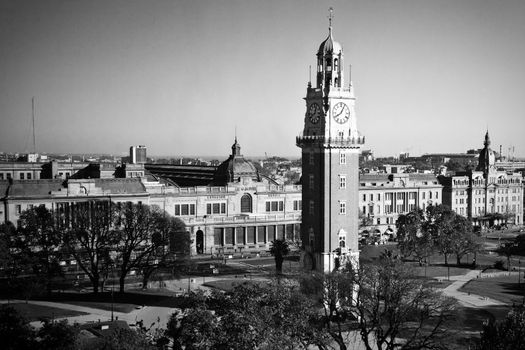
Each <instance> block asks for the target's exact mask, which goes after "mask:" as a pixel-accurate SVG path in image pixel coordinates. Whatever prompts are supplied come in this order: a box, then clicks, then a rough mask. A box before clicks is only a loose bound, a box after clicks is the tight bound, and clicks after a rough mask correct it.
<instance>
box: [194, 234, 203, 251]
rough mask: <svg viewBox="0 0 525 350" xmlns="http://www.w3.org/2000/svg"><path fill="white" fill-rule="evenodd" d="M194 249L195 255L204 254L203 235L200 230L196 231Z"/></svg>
mask: <svg viewBox="0 0 525 350" xmlns="http://www.w3.org/2000/svg"><path fill="white" fill-rule="evenodd" d="M195 243H196V245H195V247H196V249H197V254H203V253H204V233H203V232H202V230H198V231H197V234H196V242H195Z"/></svg>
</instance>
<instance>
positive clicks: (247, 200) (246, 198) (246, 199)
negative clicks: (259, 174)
mask: <svg viewBox="0 0 525 350" xmlns="http://www.w3.org/2000/svg"><path fill="white" fill-rule="evenodd" d="M251 212H252V196H250V195H249V194H248V193H245V194H244V195H243V196H242V197H241V213H251Z"/></svg>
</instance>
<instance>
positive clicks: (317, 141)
mask: <svg viewBox="0 0 525 350" xmlns="http://www.w3.org/2000/svg"><path fill="white" fill-rule="evenodd" d="M295 143H296V145H297V146H298V147H304V146H310V145H322V146H323V147H326V148H360V147H361V145H363V144H364V143H365V137H364V136H358V137H340V136H337V137H328V136H324V135H304V134H301V135H299V136H297V137H296V138H295Z"/></svg>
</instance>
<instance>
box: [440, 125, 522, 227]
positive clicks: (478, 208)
mask: <svg viewBox="0 0 525 350" xmlns="http://www.w3.org/2000/svg"><path fill="white" fill-rule="evenodd" d="M484 146H485V147H484V148H483V149H482V150H481V152H480V153H479V157H478V165H477V167H476V170H475V171H466V172H456V173H455V174H454V175H452V176H440V177H439V179H440V182H441V184H442V185H443V204H446V205H448V206H450V207H451V208H452V209H453V210H454V211H455V212H457V213H458V214H461V215H464V216H466V217H469V218H472V220H473V222H474V224H475V225H483V226H492V225H496V224H506V223H509V224H516V225H522V224H523V175H522V174H520V173H517V172H513V171H501V170H498V169H497V167H496V166H497V163H496V155H495V152H493V151H492V149H491V148H490V138H489V133H488V132H487V133H486V135H485V141H484Z"/></svg>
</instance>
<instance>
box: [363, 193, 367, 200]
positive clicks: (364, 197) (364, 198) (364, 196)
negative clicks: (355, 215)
mask: <svg viewBox="0 0 525 350" xmlns="http://www.w3.org/2000/svg"><path fill="white" fill-rule="evenodd" d="M363 202H366V194H363Z"/></svg>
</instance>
